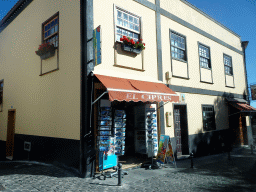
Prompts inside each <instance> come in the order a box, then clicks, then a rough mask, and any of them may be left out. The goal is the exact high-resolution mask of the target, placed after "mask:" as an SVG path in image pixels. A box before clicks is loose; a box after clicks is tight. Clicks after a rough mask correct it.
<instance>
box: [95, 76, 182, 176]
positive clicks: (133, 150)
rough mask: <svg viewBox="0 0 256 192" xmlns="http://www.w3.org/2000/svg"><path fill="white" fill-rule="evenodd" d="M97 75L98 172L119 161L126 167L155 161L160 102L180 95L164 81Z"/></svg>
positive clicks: (176, 99)
mask: <svg viewBox="0 0 256 192" xmlns="http://www.w3.org/2000/svg"><path fill="white" fill-rule="evenodd" d="M94 77H96V78H95V79H94V100H93V102H92V105H94V107H93V110H94V112H93V113H92V114H95V115H94V116H93V118H94V120H93V122H94V123H93V124H94V133H95V141H96V142H95V143H96V144H97V145H96V146H95V148H96V150H97V151H98V154H96V171H104V170H105V169H108V168H112V167H113V166H116V165H117V160H118V161H119V162H121V163H122V164H123V168H124V169H125V168H128V167H126V165H130V166H137V165H140V164H142V163H143V162H149V160H152V157H155V156H156V155H157V150H158V128H159V126H158V125H157V123H158V122H157V119H158V118H157V106H158V105H157V103H158V102H178V101H179V96H178V95H176V94H175V92H173V91H172V90H171V89H170V88H168V87H167V86H166V85H164V84H162V83H153V82H146V81H138V80H132V79H123V78H117V77H110V76H104V75H99V74H95V75H94ZM151 162H152V161H151Z"/></svg>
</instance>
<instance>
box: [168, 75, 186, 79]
mask: <svg viewBox="0 0 256 192" xmlns="http://www.w3.org/2000/svg"><path fill="white" fill-rule="evenodd" d="M172 77H175V78H180V79H186V80H189V79H190V78H189V77H181V76H176V75H172Z"/></svg>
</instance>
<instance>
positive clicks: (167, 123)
mask: <svg viewBox="0 0 256 192" xmlns="http://www.w3.org/2000/svg"><path fill="white" fill-rule="evenodd" d="M171 116H172V113H171V112H166V113H165V118H166V127H171V126H172V125H171V124H172V121H171Z"/></svg>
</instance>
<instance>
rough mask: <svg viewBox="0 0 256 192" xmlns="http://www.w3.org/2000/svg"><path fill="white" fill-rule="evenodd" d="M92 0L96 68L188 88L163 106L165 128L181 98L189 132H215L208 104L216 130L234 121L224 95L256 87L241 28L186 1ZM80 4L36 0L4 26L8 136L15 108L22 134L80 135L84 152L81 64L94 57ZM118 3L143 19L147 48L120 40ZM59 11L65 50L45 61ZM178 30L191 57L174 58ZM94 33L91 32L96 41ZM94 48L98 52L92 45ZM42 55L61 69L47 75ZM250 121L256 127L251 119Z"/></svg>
mask: <svg viewBox="0 0 256 192" xmlns="http://www.w3.org/2000/svg"><path fill="white" fill-rule="evenodd" d="M88 2H93V28H94V29H96V28H97V27H98V26H101V63H100V64H99V65H97V66H95V67H94V69H93V71H92V72H93V73H94V74H100V75H106V76H113V77H121V78H127V79H134V80H142V81H150V82H161V83H164V84H166V85H167V86H170V87H171V89H173V90H174V91H175V92H176V93H177V95H179V96H181V94H183V96H185V97H184V100H183V101H181V102H180V103H164V105H163V107H162V108H161V109H159V110H158V120H159V121H158V126H159V127H158V131H159V130H160V131H161V133H164V134H166V135H169V136H171V138H172V139H173V138H175V133H174V108H175V107H177V106H178V105H182V106H185V110H186V113H184V114H186V119H187V130H188V135H189V136H191V135H197V134H199V133H206V134H208V133H209V131H207V132H206V131H204V129H203V111H202V106H203V105H209V106H214V113H215V125H216V130H212V131H210V132H215V133H216V132H217V131H220V130H227V129H228V128H229V117H228V115H229V112H228V104H227V102H226V100H225V98H224V97H223V94H224V93H225V94H234V95H236V96H239V97H240V98H241V97H243V94H245V95H246V94H248V93H247V90H246V76H245V74H246V72H245V68H244V59H243V49H242V46H241V39H240V37H239V36H238V35H237V34H235V33H234V32H232V31H230V30H229V29H227V28H226V27H224V26H222V25H221V24H220V23H218V22H216V21H214V20H213V19H211V18H210V17H209V16H207V15H206V14H204V13H202V12H200V11H199V10H197V9H196V8H195V7H193V6H191V5H189V4H187V3H185V2H184V1H183V0H161V1H160V0H143V1H139V0H108V1H106V2H104V3H103V2H102V0H93V1H88ZM159 3H160V7H158V4H159ZM80 5H81V4H80V1H79V0H70V1H57V0H44V1H41V0H33V1H31V3H29V5H28V6H27V7H26V8H25V9H24V10H23V11H22V12H21V13H19V14H18V15H17V17H15V19H14V20H13V21H12V22H10V23H9V25H8V26H7V27H5V28H4V30H2V31H1V32H0V42H1V43H0V67H1V70H0V81H1V80H4V87H3V110H2V111H1V112H0V140H1V141H6V137H7V121H8V110H9V109H15V110H16V120H15V123H16V124H15V134H21V135H22V134H23V135H33V136H39V137H40V136H41V137H52V138H63V139H70V140H75V141H76V142H77V143H76V149H77V154H78V155H77V156H79V155H80V153H83V151H82V147H81V146H82V142H83V141H82V139H81V142H79V141H78V140H80V138H82V137H81V135H82V134H83V133H81V132H80V131H81V130H82V129H84V128H85V127H86V126H87V125H81V124H82V123H81V120H82V118H86V117H81V110H83V109H81V103H82V101H84V100H82V99H81V98H80V97H81V84H82V83H83V82H81V75H82V74H81V63H86V62H89V63H90V62H91V61H84V60H83V59H84V57H82V56H83V55H81V50H82V49H83V47H86V46H87V45H86V44H84V43H85V42H81V34H80V32H81V27H84V26H81V25H80V24H81V23H80V22H81V20H80V19H81V15H82V14H81V15H80V11H81V10H82V9H81V8H80ZM116 9H120V10H122V11H123V12H126V13H129V14H130V15H132V16H134V18H135V17H138V18H139V20H140V38H142V39H143V42H144V43H145V44H146V49H145V50H143V51H142V52H141V53H140V54H135V53H130V52H126V51H123V50H122V48H121V42H120V41H119V42H117V39H116V28H117V26H116V22H117V14H116ZM56 13H59V46H58V50H56V51H55V56H54V57H52V58H49V59H47V60H43V61H41V59H40V57H39V56H37V55H36V54H35V51H36V50H37V49H38V46H39V45H40V44H41V43H42V23H44V22H45V21H46V20H48V19H49V18H50V17H51V16H53V15H54V14H56ZM83 22H85V21H83ZM126 30H127V29H126ZM134 30H135V29H134ZM170 31H174V32H176V33H177V34H178V35H181V36H183V37H185V41H186V59H185V61H181V60H179V59H174V58H172V56H171V43H170ZM133 32H134V31H133ZM91 39H92V37H88V41H90V40H91ZM90 43H91V42H90ZM199 44H202V45H205V46H207V47H209V49H210V63H211V67H210V68H211V69H206V68H202V67H200V63H199ZM88 45H89V44H88ZM90 45H91V44H90ZM88 50H89V51H88V55H92V49H89V48H88ZM82 51H84V50H82ZM224 54H225V55H228V56H230V57H231V59H232V71H233V75H225V70H224V62H223V56H224ZM87 59H88V58H87ZM89 59H90V58H89ZM41 62H42V73H45V72H47V71H51V70H54V69H56V66H58V65H59V69H57V70H55V71H53V72H51V73H48V74H45V75H40V74H41ZM166 74H169V79H168V78H166ZM95 84H97V85H98V82H97V83H95ZM101 88H102V87H101ZM182 88H184V89H182ZM95 95H96V94H95ZM105 96H106V95H105ZM85 100H86V99H85ZM158 107H160V105H158ZM183 109H184V107H183ZM88 110H89V109H88ZM167 112H168V114H169V115H170V116H169V125H170V126H167V121H166V113H167ZM184 114H183V115H184ZM94 115H97V114H94ZM94 119H96V118H94ZM246 126H250V123H249V119H248V118H247V121H246ZM80 127H81V130H80ZM95 132H96V131H95ZM158 134H160V133H158ZM85 140H86V139H85ZM22 142H23V140H22ZM64 142H65V141H64ZM22 144H23V143H22ZM67 145H69V144H67ZM70 148H71V151H72V150H73V148H72V147H70ZM85 150H86V149H85ZM187 152H188V151H187ZM80 158H81V156H80ZM80 160H81V159H80ZM79 166H80V165H79Z"/></svg>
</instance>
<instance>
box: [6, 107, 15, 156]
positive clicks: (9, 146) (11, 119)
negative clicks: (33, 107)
mask: <svg viewBox="0 0 256 192" xmlns="http://www.w3.org/2000/svg"><path fill="white" fill-rule="evenodd" d="M15 112H16V110H15V109H10V110H9V111H8V123H7V139H6V159H9V160H12V159H13V152H14V134H15Z"/></svg>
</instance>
